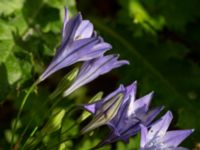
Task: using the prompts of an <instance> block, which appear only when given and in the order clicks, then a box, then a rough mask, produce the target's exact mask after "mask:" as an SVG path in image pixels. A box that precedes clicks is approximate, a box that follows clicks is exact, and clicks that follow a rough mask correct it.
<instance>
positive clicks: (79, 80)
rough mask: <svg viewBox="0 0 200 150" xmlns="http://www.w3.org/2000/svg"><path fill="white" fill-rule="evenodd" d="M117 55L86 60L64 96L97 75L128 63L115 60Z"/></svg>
mask: <svg viewBox="0 0 200 150" xmlns="http://www.w3.org/2000/svg"><path fill="white" fill-rule="evenodd" d="M118 57H119V56H118V55H107V56H102V57H99V58H96V59H93V60H89V61H86V62H85V63H84V64H83V65H82V67H81V68H80V70H79V72H78V75H77V77H76V78H75V80H74V82H73V83H72V85H71V86H70V87H69V88H68V89H67V90H66V91H65V92H64V96H67V95H69V94H71V93H72V92H73V91H75V90H76V89H78V88H79V87H81V86H83V85H85V84H87V83H89V82H91V81H92V80H94V79H96V78H97V77H98V76H100V75H102V74H105V73H107V72H109V71H111V70H112V69H114V68H118V67H120V66H122V65H125V64H129V62H128V61H126V60H120V61H119V60H117V59H118Z"/></svg>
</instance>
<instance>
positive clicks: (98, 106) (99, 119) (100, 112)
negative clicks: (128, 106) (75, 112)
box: [81, 85, 126, 133]
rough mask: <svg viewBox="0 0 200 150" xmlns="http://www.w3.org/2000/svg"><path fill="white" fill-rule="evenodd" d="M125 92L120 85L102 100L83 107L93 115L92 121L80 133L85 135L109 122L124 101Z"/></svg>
mask: <svg viewBox="0 0 200 150" xmlns="http://www.w3.org/2000/svg"><path fill="white" fill-rule="evenodd" d="M125 92H126V91H125V88H124V86H123V85H121V86H120V87H119V88H118V89H117V90H115V91H114V92H112V93H111V94H109V95H108V96H106V97H105V98H104V99H102V100H100V101H97V102H95V103H93V104H89V105H87V104H86V105H83V107H84V108H85V109H86V110H88V111H89V112H91V113H92V114H93V119H92V121H91V122H90V123H89V124H88V125H87V126H86V127H84V128H83V129H82V131H81V132H82V133H86V132H88V131H91V130H93V129H95V128H97V127H99V126H102V125H105V124H107V123H108V122H109V121H111V120H112V119H113V118H114V117H115V116H116V114H117V113H118V110H119V109H120V107H121V105H122V103H123V101H124V96H125Z"/></svg>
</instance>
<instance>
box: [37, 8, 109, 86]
mask: <svg viewBox="0 0 200 150" xmlns="http://www.w3.org/2000/svg"><path fill="white" fill-rule="evenodd" d="M111 48H112V46H111V45H110V44H108V43H106V42H104V41H103V39H102V38H101V37H100V36H98V35H97V34H96V32H95V31H94V27H93V25H92V23H91V22H90V21H88V20H83V19H82V16H81V14H80V13H79V14H78V15H76V16H75V17H73V18H69V15H68V10H67V8H66V9H65V18H64V25H63V30H62V42H61V46H60V47H59V48H58V49H57V51H56V54H55V56H54V58H53V60H52V62H51V63H50V65H49V66H48V67H47V69H46V70H45V71H44V73H43V74H42V75H41V76H40V78H39V81H40V82H41V81H43V80H45V79H46V78H47V77H49V76H50V75H51V74H53V73H55V72H56V71H58V70H60V69H62V68H65V67H67V66H70V65H72V64H74V63H76V62H80V61H88V60H91V59H94V58H97V57H100V56H102V55H103V54H104V53H105V52H106V51H107V50H109V49H111Z"/></svg>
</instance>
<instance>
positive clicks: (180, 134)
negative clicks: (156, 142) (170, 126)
mask: <svg viewBox="0 0 200 150" xmlns="http://www.w3.org/2000/svg"><path fill="white" fill-rule="evenodd" d="M192 132H194V130H193V129H190V130H177V131H168V132H167V133H166V134H165V136H164V138H163V139H162V141H163V143H164V144H166V145H168V146H174V147H177V146H178V145H179V144H180V143H181V142H182V141H183V140H185V139H186V138H187V137H188V136H189V135H190V134H192Z"/></svg>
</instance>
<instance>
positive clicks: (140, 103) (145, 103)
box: [133, 92, 154, 112]
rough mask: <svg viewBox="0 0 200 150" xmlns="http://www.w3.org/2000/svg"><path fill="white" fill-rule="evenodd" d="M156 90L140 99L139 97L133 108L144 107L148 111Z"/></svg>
mask: <svg viewBox="0 0 200 150" xmlns="http://www.w3.org/2000/svg"><path fill="white" fill-rule="evenodd" d="M153 94H154V92H151V93H149V94H147V95H145V96H143V97H142V98H140V99H137V100H136V101H135V103H134V108H133V109H135V110H136V109H138V108H144V110H145V112H147V111H148V109H149V105H150V102H151V99H152V97H153Z"/></svg>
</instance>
